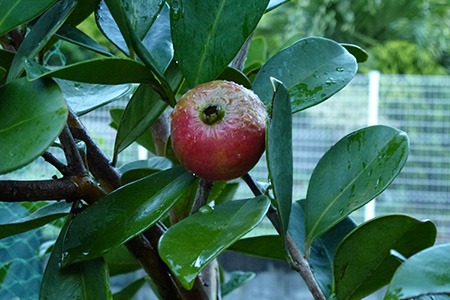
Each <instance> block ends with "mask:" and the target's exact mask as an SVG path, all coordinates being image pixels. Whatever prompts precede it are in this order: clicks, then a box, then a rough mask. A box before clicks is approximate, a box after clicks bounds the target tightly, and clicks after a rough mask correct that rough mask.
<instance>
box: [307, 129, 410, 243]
mask: <svg viewBox="0 0 450 300" xmlns="http://www.w3.org/2000/svg"><path fill="white" fill-rule="evenodd" d="M408 152H409V139H408V136H407V135H406V134H405V133H404V132H402V131H400V130H397V129H395V128H392V127H388V126H381V125H380V126H371V127H367V128H363V129H360V130H358V131H355V132H353V133H351V134H349V135H347V136H345V137H344V138H342V139H341V140H340V141H339V142H337V143H336V144H335V145H334V146H333V147H331V148H330V149H329V150H328V151H327V152H326V153H325V155H324V156H323V157H322V158H321V159H320V161H319V163H318V164H317V166H316V168H315V169H314V171H313V174H312V176H311V179H310V183H309V186H308V191H307V195H306V202H305V218H306V219H305V223H306V244H307V245H311V243H312V241H313V240H314V239H315V238H317V237H318V236H320V235H321V234H323V233H324V232H326V231H327V230H328V229H330V228H331V227H332V226H333V225H335V224H337V223H338V222H339V221H340V220H343V219H344V218H345V217H347V216H348V215H349V214H350V213H351V212H352V211H354V210H356V209H358V208H360V207H362V206H363V205H365V204H366V203H367V202H369V201H370V200H372V199H374V198H375V197H376V196H378V195H379V194H380V193H381V192H382V191H383V190H385V189H386V188H387V187H388V186H389V185H390V183H391V182H392V181H393V180H394V179H395V177H396V176H397V175H398V174H399V173H400V171H401V169H402V167H403V166H404V164H405V162H406V159H407V157H408Z"/></svg>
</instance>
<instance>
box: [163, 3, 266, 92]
mask: <svg viewBox="0 0 450 300" xmlns="http://www.w3.org/2000/svg"><path fill="white" fill-rule="evenodd" d="M268 3H269V1H268V0H248V1H241V2H239V4H238V5H237V4H236V2H235V1H233V0H198V1H187V0H174V1H172V2H171V9H172V11H171V19H172V21H171V25H172V39H173V45H174V48H175V59H176V60H177V61H178V62H179V64H180V68H181V70H182V71H183V74H184V75H185V77H186V80H187V82H188V83H189V85H190V86H191V87H193V86H196V85H198V84H200V83H203V82H207V81H211V80H213V79H214V78H216V77H217V76H218V75H219V74H220V73H221V72H222V71H223V70H224V69H225V67H226V66H227V65H228V64H229V63H230V62H231V61H232V60H233V58H234V57H235V56H236V54H237V53H238V51H239V50H240V49H241V47H242V45H243V44H244V42H245V41H246V40H247V38H248V37H249V36H250V34H251V33H252V32H253V30H254V29H255V27H256V25H257V24H258V22H259V20H260V18H261V16H262V15H263V13H264V10H265V9H266V7H267V4H268ZM198 16H201V18H199V17H198Z"/></svg>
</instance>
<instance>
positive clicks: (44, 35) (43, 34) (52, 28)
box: [6, 0, 77, 82]
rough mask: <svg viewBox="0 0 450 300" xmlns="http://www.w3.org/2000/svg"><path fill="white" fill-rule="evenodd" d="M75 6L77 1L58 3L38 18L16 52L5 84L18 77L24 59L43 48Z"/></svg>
mask: <svg viewBox="0 0 450 300" xmlns="http://www.w3.org/2000/svg"><path fill="white" fill-rule="evenodd" d="M27 2H28V1H27ZM76 4H77V1H71V0H62V1H58V2H57V3H56V4H55V5H54V6H53V7H52V8H50V9H49V10H48V11H47V12H45V13H44V14H43V15H42V16H41V17H40V18H39V20H38V21H37V22H36V24H34V26H33V28H32V29H31V31H30V32H29V33H28V34H27V35H26V37H25V39H24V40H23V42H22V44H21V45H20V47H19V49H18V50H17V53H16V55H15V56H14V60H13V62H12V64H11V69H10V70H9V73H8V77H7V80H6V81H7V82H10V81H12V80H14V79H16V78H17V77H19V76H20V74H21V73H22V71H23V69H24V66H23V61H24V59H33V58H34V57H35V56H36V55H37V54H38V52H39V51H40V50H42V49H43V48H44V47H45V45H46V44H47V42H48V41H49V40H50V39H51V38H52V36H53V34H54V33H55V32H56V31H57V30H58V29H59V27H61V26H62V24H63V23H64V21H65V20H66V19H67V17H68V16H69V14H70V13H71V12H72V11H73V9H74V8H75V5H76ZM26 10H28V8H26Z"/></svg>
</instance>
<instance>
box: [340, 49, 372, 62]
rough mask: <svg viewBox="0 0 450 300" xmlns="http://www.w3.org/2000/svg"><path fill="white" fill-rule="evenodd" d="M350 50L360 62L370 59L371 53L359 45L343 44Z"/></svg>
mask: <svg viewBox="0 0 450 300" xmlns="http://www.w3.org/2000/svg"><path fill="white" fill-rule="evenodd" d="M341 45H342V46H343V47H344V48H345V49H347V51H348V52H350V53H351V54H352V55H353V56H354V57H355V58H356V61H357V62H358V63H363V62H366V61H367V60H368V59H369V54H368V53H367V52H366V51H365V50H364V49H363V48H361V47H359V46H358V45H353V44H341Z"/></svg>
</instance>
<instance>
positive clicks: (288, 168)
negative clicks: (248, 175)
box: [266, 80, 293, 234]
mask: <svg viewBox="0 0 450 300" xmlns="http://www.w3.org/2000/svg"><path fill="white" fill-rule="evenodd" d="M273 89H274V97H273V101H272V118H271V120H269V121H268V122H269V124H268V126H267V132H266V134H267V138H266V143H267V144H266V158H267V167H268V169H269V179H270V181H271V182H272V188H273V193H274V197H275V200H276V201H277V211H278V216H279V218H280V221H281V225H282V227H283V234H284V233H285V232H286V231H287V229H288V224H289V216H290V214H291V204H292V184H293V167H292V165H293V162H292V115H291V102H290V101H289V95H288V91H287V90H286V87H285V86H284V85H283V84H282V83H281V82H278V81H276V80H273Z"/></svg>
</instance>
